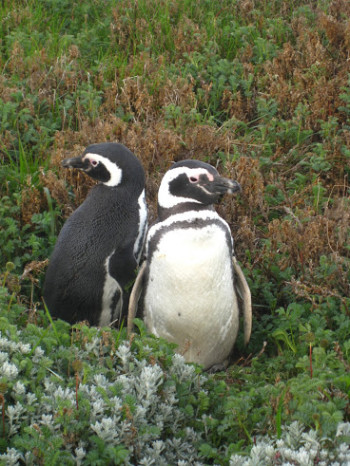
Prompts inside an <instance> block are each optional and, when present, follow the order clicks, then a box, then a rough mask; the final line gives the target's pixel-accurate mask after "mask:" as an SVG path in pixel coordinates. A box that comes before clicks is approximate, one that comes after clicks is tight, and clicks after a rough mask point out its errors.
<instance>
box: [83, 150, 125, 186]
mask: <svg viewBox="0 0 350 466" xmlns="http://www.w3.org/2000/svg"><path fill="white" fill-rule="evenodd" d="M85 159H88V160H90V163H91V165H92V166H94V167H96V166H97V165H98V164H99V163H101V164H102V165H103V166H104V167H106V169H107V171H108V172H109V174H110V178H109V180H108V181H106V182H105V183H103V184H105V185H106V186H118V185H119V184H120V183H121V181H122V170H121V168H119V167H118V165H117V164H115V163H113V162H111V161H110V160H109V159H107V158H106V157H103V156H102V155H99V154H93V153H91V152H88V153H87V154H85V155H84V157H83V160H85ZM94 162H95V163H96V165H94Z"/></svg>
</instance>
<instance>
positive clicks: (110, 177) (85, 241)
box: [43, 142, 148, 327]
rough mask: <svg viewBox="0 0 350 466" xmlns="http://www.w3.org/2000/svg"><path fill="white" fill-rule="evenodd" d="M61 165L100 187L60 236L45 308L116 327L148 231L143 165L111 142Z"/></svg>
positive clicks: (48, 275) (124, 311)
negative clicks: (92, 179) (83, 174)
mask: <svg viewBox="0 0 350 466" xmlns="http://www.w3.org/2000/svg"><path fill="white" fill-rule="evenodd" d="M62 165H63V167H66V168H77V169H79V170H82V171H83V172H85V173H87V174H88V175H89V176H91V177H92V178H94V179H96V180H98V181H99V183H98V184H96V185H95V186H94V187H93V188H92V189H91V190H90V191H89V193H88V196H87V197H86V199H85V201H84V202H83V203H82V204H81V205H80V206H79V207H78V208H77V209H76V210H75V211H74V212H73V214H72V215H71V216H70V217H69V218H68V220H67V221H66V222H65V224H64V226H63V228H62V230H61V232H60V234H59V236H58V239H57V242H56V245H55V248H54V251H53V253H52V255H51V258H50V262H49V266H48V269H47V272H46V276H45V282H44V287H43V298H44V301H45V304H46V306H47V308H48V310H49V311H50V313H51V315H52V316H53V317H56V318H60V319H62V320H65V321H67V322H69V323H70V324H74V323H77V322H80V321H88V322H89V324H90V325H94V326H99V327H102V326H107V325H109V324H111V323H112V322H116V321H117V323H118V324H120V323H121V319H122V318H123V317H127V309H128V301H129V294H130V291H131V287H132V283H133V281H134V279H135V276H136V271H137V267H138V264H139V261H140V258H141V254H142V249H143V246H144V240H145V236H146V230H147V227H148V225H147V206H146V199H145V174H144V170H143V167H142V165H141V163H140V162H139V160H138V159H137V157H136V156H135V155H134V154H133V153H132V152H131V151H130V150H129V149H128V148H126V147H125V146H124V145H122V144H118V143H112V142H106V143H99V144H92V145H90V146H88V147H87V148H86V149H85V151H84V153H83V154H82V156H79V157H74V158H69V159H66V160H63V162H62Z"/></svg>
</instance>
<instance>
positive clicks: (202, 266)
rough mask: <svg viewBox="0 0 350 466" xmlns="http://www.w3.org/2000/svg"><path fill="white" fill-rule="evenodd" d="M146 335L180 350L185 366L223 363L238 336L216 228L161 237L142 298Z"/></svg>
mask: <svg viewBox="0 0 350 466" xmlns="http://www.w3.org/2000/svg"><path fill="white" fill-rule="evenodd" d="M145 321H146V325H147V327H148V329H149V330H150V331H151V332H153V333H154V334H156V335H157V336H162V337H164V338H166V339H167V340H169V341H173V342H175V343H177V344H178V345H179V352H180V353H182V354H183V355H184V356H185V358H186V360H188V361H193V362H198V363H200V364H203V365H204V366H206V367H210V365H212V364H215V363H219V362H222V360H223V359H225V358H226V357H227V355H228V353H229V352H230V350H231V348H232V346H233V343H234V341H235V339H236V334H237V330H238V309H237V300H236V296H235V291H234V286H233V279H232V266H231V254H230V250H229V248H228V246H227V242H226V234H225V231H224V230H223V229H222V228H220V227H218V226H217V225H215V224H209V225H207V226H203V227H201V228H198V229H196V228H183V229H182V228H179V229H176V230H172V231H168V232H167V233H165V234H164V235H163V236H161V238H160V241H159V243H158V247H157V249H156V251H155V252H154V253H153V256H152V260H151V263H150V265H149V279H148V284H147V290H146V295H145Z"/></svg>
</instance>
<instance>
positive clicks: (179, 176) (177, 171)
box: [158, 160, 241, 209]
mask: <svg viewBox="0 0 350 466" xmlns="http://www.w3.org/2000/svg"><path fill="white" fill-rule="evenodd" d="M240 190H241V186H240V184H239V183H238V182H237V181H233V180H229V179H228V178H224V177H222V176H220V175H219V173H218V171H217V170H216V169H215V168H214V167H213V166H212V165H209V164H208V163H205V162H200V161H197V160H182V161H181V162H177V163H175V164H174V165H173V166H172V167H171V168H170V170H168V171H167V172H166V174H165V175H164V177H163V179H162V182H161V185H160V188H159V193H158V206H159V208H160V209H171V208H173V207H176V206H179V205H185V204H192V205H193V204H196V205H197V206H198V207H199V206H200V205H202V206H203V205H204V206H209V205H211V204H215V203H216V202H218V201H219V200H220V198H221V197H222V196H223V195H224V194H225V193H231V194H232V193H234V192H236V191H240Z"/></svg>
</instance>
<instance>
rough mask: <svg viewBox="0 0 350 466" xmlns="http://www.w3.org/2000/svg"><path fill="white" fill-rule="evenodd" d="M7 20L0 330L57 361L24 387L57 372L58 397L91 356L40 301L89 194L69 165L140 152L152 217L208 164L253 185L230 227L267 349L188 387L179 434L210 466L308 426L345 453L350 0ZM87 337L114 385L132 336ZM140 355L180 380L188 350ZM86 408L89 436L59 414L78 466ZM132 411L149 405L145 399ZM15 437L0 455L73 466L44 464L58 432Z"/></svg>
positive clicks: (252, 347) (100, 448)
mask: <svg viewBox="0 0 350 466" xmlns="http://www.w3.org/2000/svg"><path fill="white" fill-rule="evenodd" d="M0 18H1V19H0V48H1V58H0V163H1V166H0V194H1V200H0V247H1V256H0V275H1V283H2V285H3V286H2V287H1V295H0V329H1V332H2V334H3V335H7V337H10V338H12V339H14V340H16V339H18V335H17V333H16V331H17V330H20V331H21V332H23V335H22V337H23V338H24V339H25V340H26V341H28V342H29V343H30V345H31V348H32V350H33V351H35V348H37V347H38V346H40V347H42V348H43V350H44V353H45V356H44V357H45V358H46V359H45V364H44V367H43V368H42V370H41V371H39V375H38V378H35V379H33V380H35V383H34V382H31V381H30V380H29V374H30V373H31V370H32V369H33V366H32V365H31V362H30V358H28V357H27V356H25V355H23V357H22V356H20V357H19V356H18V357H17V359H16V357H15V356H13V355H12V353H11V358H12V359H11V360H12V361H13V363H14V364H15V365H17V364H19V367H20V372H19V379H20V380H21V381H22V382H23V384H24V385H25V386H26V387H27V389H28V391H33V393H36V396H38V397H39V398H40V397H41V396H42V394H43V393H44V390H45V389H44V386H43V385H42V381H43V380H44V378H45V377H46V376H50V377H51V376H53V374H51V372H50V371H49V369H50V370H52V371H54V372H55V374H57V375H58V377H57V379H58V380H60V383H61V385H62V387H69V388H70V389H71V388H72V387H75V384H76V379H75V376H74V374H73V372H74V371H72V370H71V366H70V364H71V362H72V361H71V359H69V358H71V355H69V353H70V352H71V351H73V352H74V354H75V355H76V354H83V353H84V357H86V353H85V349H86V348H85V347H84V344H83V343H82V340H80V339H79V338H78V340H77V341H72V340H70V336H69V335H70V334H69V327H68V326H66V325H65V324H64V323H63V322H50V319H48V316H47V315H46V314H45V310H44V306H43V303H42V300H41V284H42V281H43V277H44V272H45V264H46V262H45V260H46V259H47V258H48V257H49V256H50V253H51V251H52V249H53V246H54V243H55V240H56V237H57V234H58V232H59V230H60V228H61V226H62V224H63V222H64V220H65V218H66V216H67V214H68V213H69V212H71V211H72V209H74V208H75V207H76V206H77V205H78V204H79V203H81V202H82V201H83V199H84V196H85V195H86V192H87V191H88V186H87V185H86V184H85V182H82V181H81V180H79V179H77V177H76V175H70V174H67V172H65V171H64V170H63V169H61V167H60V160H62V159H63V158H64V157H66V156H67V157H68V156H70V154H79V153H80V151H82V150H83V149H84V148H85V147H86V146H87V145H88V144H90V143H94V142H99V141H108V140H116V141H119V142H122V143H124V144H125V145H127V146H128V147H129V148H130V149H131V150H133V151H134V152H135V153H136V154H137V155H138V157H140V159H141V161H142V163H143V165H144V167H145V170H146V171H147V177H148V180H149V190H148V202H149V204H150V205H151V206H152V208H153V210H155V204H156V187H157V186H158V184H159V178H160V175H162V174H163V173H164V172H165V170H166V169H167V168H168V167H169V166H170V164H171V162H172V161H173V160H180V159H182V158H191V157H192V158H196V159H200V160H204V161H208V162H210V163H212V164H213V165H215V166H218V169H219V171H220V173H222V174H223V175H225V176H231V177H235V178H237V179H238V181H239V182H240V183H241V185H242V187H243V192H242V195H241V196H240V197H239V198H236V199H235V201H234V203H233V202H232V203H231V202H230V201H229V200H226V199H224V201H223V203H222V205H221V206H220V213H221V214H222V215H223V217H224V218H225V219H226V220H227V221H228V222H229V224H230V226H231V229H232V232H233V236H234V237H235V244H236V252H237V254H238V257H239V259H240V262H241V264H242V266H243V269H244V272H245V274H246V276H247V280H248V282H249V285H250V288H251V291H252V297H253V312H254V321H253V332H252V339H251V342H250V344H249V346H248V348H244V347H243V342H242V341H241V340H242V337H241V336H240V337H239V341H238V344H237V347H236V348H235V352H234V356H233V364H232V365H231V366H230V367H229V369H228V370H227V371H226V372H224V373H220V374H217V375H216V376H215V377H214V378H209V379H208V380H207V379H206V378H205V380H206V381H205V383H204V382H203V383H204V385H203V386H202V385H201V383H199V382H198V383H199V385H198V386H195V385H191V384H190V383H189V382H188V384H189V385H187V382H185V383H184V384H183V383H182V382H181V375H179V374H178V375H177V376H176V377H178V379H176V381H175V382H176V383H175V385H176V390H177V392H176V393H177V397H178V404H179V407H180V410H181V412H182V414H181V416H182V417H181V419H182V421H181V422H182V424H181V426H180V427H179V429H178V430H176V436H177V439H179V438H181V436H185V435H187V434H185V433H184V432H185V430H184V429H185V428H187V427H189V428H193V429H194V430H196V431H197V432H198V433H199V435H200V439H199V440H198V439H197V440H196V442H197V443H196V442H194V441H193V442H194V443H193V445H195V446H194V447H193V448H194V450H195V451H196V452H197V453H196V454H197V455H198V458H197V459H198V461H202V462H204V463H205V464H229V459H230V456H231V454H233V453H235V452H238V453H239V454H241V455H243V454H248V452H249V451H250V450H251V448H252V446H253V444H254V442H255V439H256V437H257V436H259V435H270V436H272V437H274V436H275V437H276V438H280V439H282V438H284V437H283V436H284V433H285V427H286V426H287V425H290V424H291V423H292V422H293V421H298V422H300V423H301V425H302V426H303V427H302V428H303V429H304V430H305V431H308V430H309V429H314V430H315V431H316V432H317V435H318V436H319V438H320V439H321V438H326V437H327V438H333V437H334V436H335V433H336V431H337V426H338V425H339V423H340V422H349V421H350V408H349V394H350V382H349V367H350V366H349V365H350V346H349V334H350V311H349V309H350V298H349V296H350V288H349V283H350V247H349V244H350V228H349V224H350V187H349V181H348V180H349V175H350V151H349V149H348V146H349V130H350V127H349V113H350V76H349V74H348V65H347V63H348V55H347V50H348V39H347V36H346V27H347V23H346V21H347V18H348V9H347V7H346V2H338V3H336V2H331V1H330V0H322V1H321V0H320V1H317V2H315V1H308V2H305V1H299V0H298V1H297V0H295V1H293V2H285V1H282V0H274V1H269V2H249V1H247V2H241V1H231V0H230V1H228V0H227V1H226V0H225V1H221V2H212V1H209V0H196V1H190V0H177V1H169V0H162V1H155V0H152V1H146V0H139V1H138V2H136V1H133V0H127V1H123V2H119V1H118V2H110V1H103V0H88V1H85V2H71V1H68V0H63V1H58V0H39V1H33V0H28V1H25V2H21V1H16V2H11V1H9V0H5V1H3V2H1V4H0ZM151 220H152V219H151ZM9 264H13V265H9ZM29 264H30V266H29V268H27V273H26V274H25V276H24V277H23V278H22V279H20V277H21V276H22V274H23V271H24V268H25V267H26V266H27V267H28V265H29ZM10 269H11V270H10ZM33 319H34V321H36V326H34V325H33ZM80 331H81V332H82V333H81V335H85V337H86V341H88V342H90V344H92V343H91V342H92V340H94V339H95V338H97V339H100V340H98V341H99V342H100V343H99V344H101V348H103V350H101V351H102V352H103V358H102V359H101V361H102V360H103V361H102V362H101V361H100V362H101V364H99V355H97V356H96V355H95V356H93V355H92V354H89V355H88V356H87V357H88V358H90V359H89V363H90V364H91V366H92V368H91V369H89V368H88V364H87V363H86V361H84V364H85V363H86V365H84V371H85V372H84V377H85V379H86V381H88V383H90V382H91V380H92V378H93V376H95V375H97V374H98V373H99V371H100V372H103V373H104V374H105V375H106V374H107V375H106V377H108V378H109V380H112V379H113V377H114V376H113V374H112V371H110V367H115V364H116V361H115V357H112V356H110V354H112V355H113V354H114V353H113V352H114V350H115V349H117V348H118V347H119V346H120V345H121V344H123V342H124V341H125V332H124V331H121V332H120V333H117V332H115V333H114V331H112V332H111V335H112V336H108V341H104V335H103V332H102V333H99V331H97V330H95V329H87V328H85V329H83V330H76V332H77V334H79V332H80ZM57 335H59V340H60V341H59V342H58V338H57ZM79 335H80V334H79ZM108 335H110V334H109V333H108ZM94 341H95V340H94ZM96 341H97V340H96ZM264 342H266V346H265V343H264ZM149 347H150V348H151V352H150V351H149V349H148V348H149ZM310 347H311V351H312V355H311V356H312V357H311V363H310ZM132 348H133V351H135V355H134V356H135V358H136V359H135V361H139V363H136V362H135V361H134V366H133V368H131V372H132V371H133V369H134V368H135V367H136V366H137V365H138V364H143V363H142V361H143V360H147V361H148V362H149V361H151V363H152V354H153V355H155V356H154V357H155V360H156V361H157V363H159V364H160V365H161V366H162V364H163V366H162V367H163V369H164V373H165V374H166V373H168V372H169V371H170V372H171V370H172V369H171V362H170V360H171V354H172V348H170V347H168V346H166V345H165V344H164V342H158V341H157V340H155V339H152V338H150V337H149V336H148V335H147V334H146V332H145V330H144V328H143V326H142V324H140V325H139V326H138V335H137V336H136V337H135V341H134V342H132ZM56 350H57V352H58V355H59V356H60V357H62V361H63V363H62V364H60V362H59V360H58V359H57V358H56V359H55V358H53V355H52V352H53V351H56ZM151 363H150V364H151ZM145 364H146V363H145ZM137 367H139V366H137ZM33 370H34V369H33ZM118 370H119V369H118ZM35 371H36V369H35ZM199 373H200V371H199V370H198V374H199ZM35 374H36V372H35ZM118 374H119V373H118ZM119 375H120V374H119ZM119 375H118V377H119ZM35 377H37V375H35ZM53 377H55V376H53ZM198 377H200V376H198ZM55 380H56V379H55ZM113 380H114V379H113ZM172 380H173V379H172ZM203 380H204V379H203ZM91 383H92V382H91ZM1 384H3V385H1ZM36 384H37V386H35V385H36ZM164 384H165V385H164V387H163V386H162V387H163V388H164V390H166V387H167V382H166V380H164ZM14 385H15V382H13V381H11V380H3V379H2V378H1V374H0V395H2V396H3V398H4V403H5V409H8V408H9V407H11V406H14V403H15V400H16V399H17V401H18V399H19V398H18V396H19V395H18V394H16V390H15V388H14ZM4 387H5V388H4ZM189 387H190V389H189ZM74 389H75V388H74ZM158 395H159V396H160V397H161V393H158ZM81 396H82V399H81V403H82V404H81V406H82V408H81V412H80V414H79V413H78V416H81V419H80V421H79V422H78V421H77V424H79V426H78V427H77V430H76V431H75V432H72V431H70V430H69V429H70V427H69V425H70V422H69V419H68V418H64V414H62V413H66V414H67V412H69V413H71V411H69V410H70V409H73V408H74V406H73V407H72V406H70V407H68V408H67V407H66V406H63V405H64V403H63V404H62V405H61V404H60V405H59V406H57V407H56V408H57V411H56V415H57V416H61V417H60V419H61V420H62V423H61V426H63V427H62V432H61V433H60V435H57V436H56V435H55V439H54V441H53V444H54V448H56V450H57V451H61V452H65V454H67V458H68V457H69V458H71V457H70V456H69V455H70V454H71V451H70V453H67V451H68V450H69V448H70V445H74V447H78V445H79V440H84V441H85V440H86V432H87V431H84V429H86V428H87V425H88V423H89V422H90V421H89V419H90V418H89V416H90V408H89V406H88V403H87V400H86V399H85V400H84V397H83V395H81ZM16 397H17V398H16ZM1 399H2V398H1V396H0V412H2V411H1V409H2V408H1ZM40 399H41V398H40ZM22 401H23V400H22ZM124 401H125V403H126V405H127V406H128V407H129V408H130V410H131V411H130V412H132V410H133V409H136V408H135V406H136V404H137V401H136V400H135V399H133V398H132V397H131V398H130V397H129V398H128V397H127V398H126V399H125V400H124ZM42 408H43V404H42V403H41V404H40V403H39V404H38V406H37V408H35V409H36V412H35V414H33V416H37V415H39V413H41V412H42ZM56 408H55V409H56ZM129 408H127V409H126V408H125V409H124V411H123V416H124V417H123V420H124V421H125V420H127V419H128V415H129V414H128V412H129V411H128V409H129ZM65 409H68V411H64V410H65ZM74 409H75V408H74ZM107 411H108V410H107ZM107 411H106V413H107ZM72 412H73V411H72ZM74 412H75V411H74ZM107 414H108V413H107ZM107 414H106V415H107ZM40 415H41V414H40ZM69 416H70V414H69V415H68V417H69ZM36 419H37V418H36ZM38 419H39V418H38ZM129 421H130V418H129ZM1 422H2V418H1V417H0V450H1V448H2V449H3V450H4V449H5V448H6V447H16V448H18V449H19V450H20V451H22V452H25V451H29V450H31V449H33V448H34V446H36V448H37V450H35V451H37V452H38V457H37V458H36V459H35V458H34V459H33V458H32V460H33V461H39V462H40V461H44V460H45V461H49V462H50V461H51V463H50V464H57V461H58V459H57V458H58V457H59V455H57V451H54V453H52V455H53V456H52V457H51V456H50V455H51V453H49V452H47V451H45V439H46V438H50V435H51V433H52V432H51V431H50V430H47V431H46V430H45V429H44V430H43V431H42V432H41V434H40V435H42V437H40V435H39V434H38V431H36V432H35V429H34V430H33V429H29V430H28V429H26V427H28V426H26V422H27V421H26V422H23V423H22V425H21V426H20V429H21V430H20V432H21V433H22V437H23V438H22V440H20V439H19V437H21V436H20V435H19V436H16V435H14V434H10V430H9V429H10V425H9V424H10V421H9V418H8V415H7V414H6V416H5V435H2V436H1V432H2V430H1V429H2V425H1ZM38 422H39V421H38ZM94 422H95V421H94ZM74 425H75V424H74ZM139 428H140V429H141V425H140V426H139ZM142 428H144V426H143V427H142ZM146 430H147V429H146ZM67 432H68V433H69V435H68V433H67ZM77 432H78V433H77ZM84 432H85V433H84ZM174 432H175V431H174ZM174 432H172V430H171V426H169V425H168V426H167V430H165V431H164V432H163V433H162V435H161V436H160V437H159V436H158V437H157V435H158V434H157V433H155V430H152V432H151V431H150V433H149V435H150V438H151V439H152V441H153V440H158V439H160V438H161V440H162V441H163V440H164V439H165V438H166V436H167V435H168V437H169V438H170V437H171V436H172V434H173V433H174ZM61 434H62V435H61ZM135 435H136V437H135V438H137V435H139V436H140V437H139V438H140V439H141V437H142V439H143V440H144V438H145V437H143V435H146V434H145V432H144V431H142V432H141V433H140V432H138V434H135ZM174 435H175V434H174ZM95 437H96V438H95V440H94V443H93V444H90V448H91V452H90V453H91V455H90V459H89V461H90V462H91V464H98V463H97V462H95V463H94V461H97V459H98V456H99V455H103V454H104V453H103V452H104V451H105V455H106V457H105V458H104V461H108V460H110V457H109V456H108V455H111V457H113V455H114V458H118V461H120V462H121V463H122V462H123V461H124V460H125V458H126V457H128V455H129V453H127V452H128V451H129V450H128V446H127V445H126V446H125V445H124V443H123V442H121V446H120V448H121V449H120V450H118V451H116V450H114V447H112V446H111V445H110V444H109V445H108V444H107V445H106V444H104V443H103V442H102V443H101V438H99V437H98V436H95ZM171 438H172V437H171ZM133 439H134V437H133ZM124 440H125V439H124ZM143 440H142V441H143ZM324 442H326V443H324V444H325V445H327V448H329V449H331V448H333V447H334V448H335V446H334V444H331V442H328V441H326V440H324ZM327 442H328V443H327ZM147 445H148V447H149V445H150V444H147ZM332 445H333V446H332ZM129 446H130V445H129ZM124 447H125V448H124ZM109 448H110V450H109ZM145 448H146V447H145ZM149 448H150V447H149ZM194 450H193V451H194ZM191 451H192V450H191ZM72 454H73V453H72ZM152 454H154V452H153V453H152ZM40 455H41V456H40ZM55 455H56V456H55ZM43 458H44V460H43ZM96 458H97V459H96ZM139 459H140V458H139ZM129 460H130V457H129ZM133 460H134V461H136V460H135V457H133ZM69 461H71V459H67V464H70V463H69ZM86 461H87V460H86ZM130 461H132V459H131V460H130ZM156 461H158V462H159V458H158V459H157V460H156ZM0 463H1V460H0ZM86 464H90V463H88V462H87V463H86ZM105 464H106V463H105Z"/></svg>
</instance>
